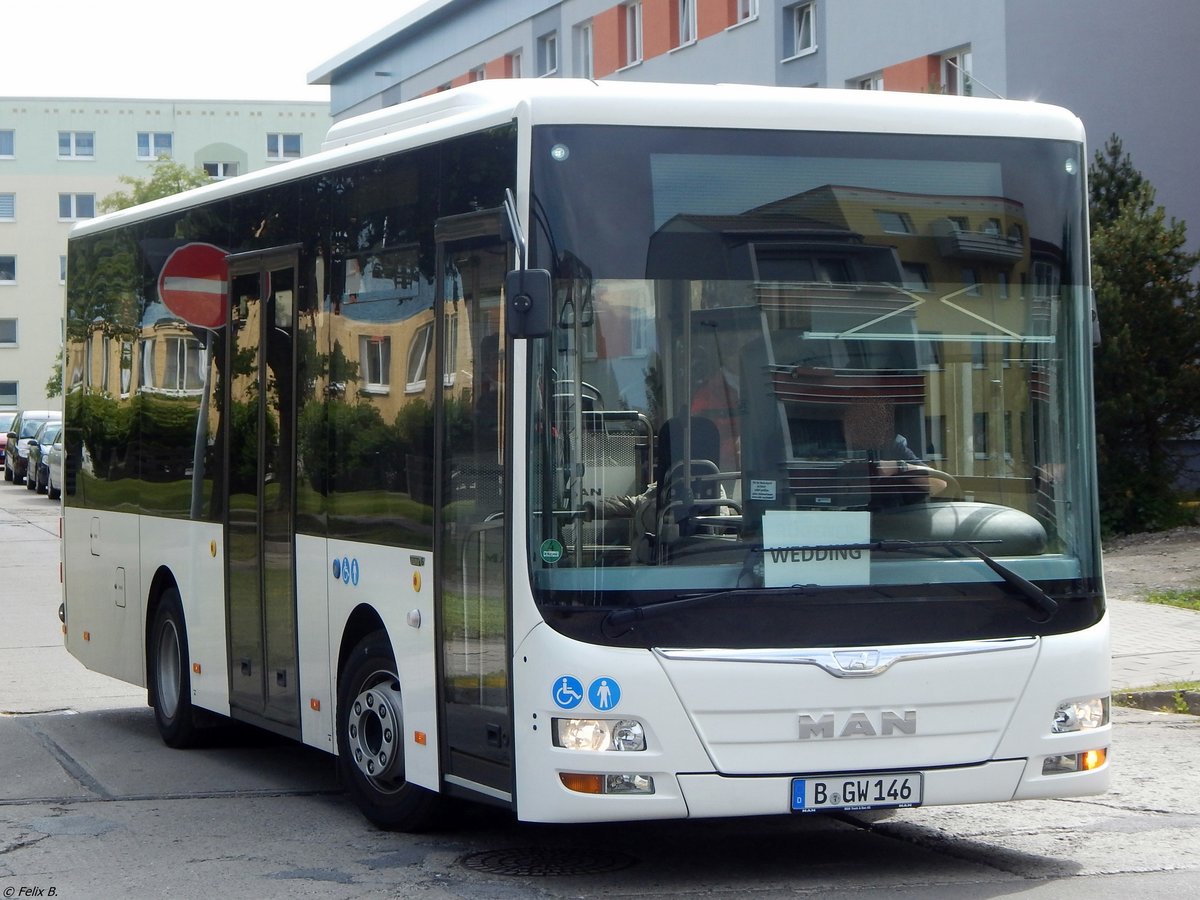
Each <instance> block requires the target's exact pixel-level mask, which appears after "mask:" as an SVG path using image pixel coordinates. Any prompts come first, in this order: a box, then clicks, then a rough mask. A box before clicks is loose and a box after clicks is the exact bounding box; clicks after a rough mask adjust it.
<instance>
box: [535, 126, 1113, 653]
mask: <svg viewBox="0 0 1200 900" xmlns="http://www.w3.org/2000/svg"><path fill="white" fill-rule="evenodd" d="M1084 168H1085V167H1084V159H1083V148H1082V145H1081V144H1079V143H1075V142H1070V141H1061V140H1045V139H1035V138H1023V137H1013V136H962V137H954V136H945V135H937V136H933V135H911V134H873V133H844V132H839V133H828V132H803V131H742V130H731V129H703V128H665V127H634V126H599V125H582V126H570V125H546V126H540V127H538V128H535V129H534V135H533V168H532V179H531V183H532V216H533V226H532V228H531V232H532V234H531V238H532V242H533V251H532V252H533V263H534V264H535V265H537V266H539V267H542V268H547V269H549V270H550V271H551V274H552V276H553V278H554V284H555V309H554V333H553V334H552V335H551V336H550V337H549V338H547V339H543V340H538V341H534V342H532V348H533V349H532V354H531V365H530V373H531V378H530V383H529V386H528V395H527V396H528V401H529V408H530V415H529V420H528V422H529V430H528V435H527V439H528V441H529V450H530V452H529V453H528V460H529V462H528V465H529V469H528V482H529V485H530V489H529V497H528V498H527V502H528V508H527V523H526V527H527V528H528V535H529V538H528V547H529V560H528V563H529V567H530V571H531V576H532V583H533V587H534V596H535V599H536V600H537V602H538V603H539V605H540V607H541V609H542V611H543V614H544V615H545V616H546V617H547V618H548V620H549V621H551V623H552V624H555V627H564V628H566V629H567V630H569V631H571V632H572V633H573V634H576V635H577V636H580V637H584V638H587V639H593V640H597V641H601V642H607V641H610V640H615V641H617V642H620V640H621V639H622V638H621V636H620V635H618V634H616V632H620V633H621V634H624V632H625V631H627V630H628V629H623V628H617V629H614V628H612V621H613V620H612V619H611V618H608V619H607V620H606V619H605V616H607V615H608V613H610V612H612V611H613V610H620V609H625V610H628V609H642V608H649V607H651V606H662V611H663V615H661V616H656V617H655V618H656V619H663V620H668V621H671V622H672V623H673V624H672V625H671V626H670V627H668V626H661V627H658V628H652V627H649V626H643V627H642V628H641V631H642V633H643V636H642V638H639V639H638V640H646V641H650V642H653V641H654V640H657V639H664V640H665V639H667V638H666V637H665V636H664V631H665V632H668V633H670V634H671V636H672V637H673V639H675V640H677V641H679V642H680V643H681V644H692V643H694V642H700V641H702V640H711V639H713V638H716V637H719V636H721V635H722V632H721V630H720V629H719V628H717V627H716V626H714V625H713V624H712V623H714V622H726V621H727V613H728V610H729V609H730V608H732V607H734V606H736V607H737V608H738V609H739V610H740V611H742V612H745V611H746V610H748V609H753V610H756V611H763V610H767V609H772V610H775V611H776V612H775V614H773V615H767V616H761V617H760V618H762V619H763V621H765V622H768V623H770V626H769V627H768V628H767V629H765V631H764V633H763V634H761V635H760V636H759V637H754V638H751V637H746V636H744V635H742V636H736V637H729V635H728V632H724V635H725V636H726V639H727V640H734V641H746V642H748V643H749V644H752V645H761V646H767V645H770V644H771V643H772V642H778V640H779V638H780V634H779V632H778V628H779V627H780V626H779V621H780V619H784V620H789V621H792V620H794V618H795V615H796V611H797V610H798V609H802V608H804V609H809V610H817V609H824V608H825V607H826V606H831V607H834V608H836V609H837V610H839V611H840V612H839V613H838V614H837V615H838V616H840V617H841V618H843V619H847V621H848V622H849V621H850V620H852V619H855V617H856V616H857V617H858V620H859V624H860V625H861V626H863V627H865V623H866V620H867V617H869V616H872V615H877V614H878V610H879V608H880V605H881V604H885V603H886V604H887V605H888V609H889V611H890V612H889V615H888V617H887V618H889V619H893V618H895V619H896V620H900V619H902V618H903V617H905V616H908V617H909V620H910V621H912V620H913V619H914V616H915V621H916V623H917V624H914V625H911V626H909V627H906V628H903V629H900V630H898V631H897V630H895V629H892V630H884V631H881V632H880V633H879V634H875V635H874V638H875V640H891V639H893V638H895V639H899V637H900V636H902V635H907V636H908V637H910V638H914V639H916V638H923V637H925V636H926V635H927V634H928V633H930V632H929V630H928V628H927V627H926V626H930V625H932V624H933V622H934V620H935V619H938V623H937V625H936V628H935V631H936V632H937V633H938V634H939V635H942V636H944V637H947V638H962V637H969V636H974V635H976V634H978V632H979V629H980V628H982V629H983V631H985V632H987V633H988V634H989V635H990V636H1012V635H1018V634H1030V633H1057V632H1062V631H1068V630H1074V629H1077V628H1082V627H1086V626H1087V625H1090V624H1093V623H1094V622H1095V621H1098V619H1099V617H1100V615H1101V614H1102V611H1103V600H1102V598H1101V596H1100V587H1099V541H1098V525H1097V517H1096V504H1095V500H1094V496H1095V467H1094V462H1093V460H1094V450H1093V444H1092V436H1091V419H1090V403H1091V397H1090V388H1089V387H1088V385H1089V384H1090V380H1089V376H1090V372H1089V366H1090V340H1089V339H1090V303H1089V302H1088V297H1089V290H1088V270H1087V266H1086V264H1085V260H1086V255H1085V252H1086V246H1085V237H1086V229H1085V224H1084V223H1085V215H1084V214H1085V209H1086V190H1085V184H1084V181H1085V179H1084V176H1083V172H1084ZM997 566H999V567H1000V568H999V569H998V568H997ZM998 571H1002V572H1003V573H1005V574H1004V577H1000V576H998V575H997V572H998ZM1009 575H1013V576H1015V578H1016V579H1017V581H1014V580H1013V579H1012V578H1009ZM1021 580H1024V581H1027V582H1029V583H1031V584H1034V585H1036V588H1034V590H1036V591H1039V592H1044V593H1045V595H1046V597H1047V598H1048V599H1049V598H1057V600H1059V601H1062V602H1061V603H1059V602H1055V603H1053V604H1052V605H1054V606H1056V607H1059V608H1058V609H1057V611H1056V612H1054V613H1053V614H1051V615H1046V616H1044V617H1042V616H1040V615H1039V614H1038V613H1036V612H1031V609H1030V606H1029V604H1028V603H1023V602H1021V600H1020V599H1019V597H1017V598H1016V599H1014V597H1015V596H1016V595H1019V594H1021V593H1022V591H1020V590H1016V591H1014V589H1013V585H1014V584H1016V583H1018V582H1019V581H1021ZM1025 594H1026V599H1027V598H1028V591H1026V592H1025ZM993 595H994V596H993ZM692 597H699V598H702V599H701V600H700V601H698V602H696V603H687V604H679V603H678V601H679V600H681V599H687V598H692ZM709 597H711V598H714V599H712V600H711V601H709V600H707V599H704V598H709ZM800 598H803V599H800ZM980 598H985V599H983V600H981V599H980ZM668 603H670V604H673V605H672V606H671V607H667V606H665V605H664V604H668ZM947 604H948V605H949V606H948V607H947ZM675 608H678V609H680V612H679V613H678V614H676V613H673V612H671V613H668V612H667V611H668V610H671V609H675ZM947 609H950V610H951V612H952V613H953V614H952V615H950V616H949V617H946V616H945V613H946V610H947ZM846 610H858V612H857V613H849V612H846ZM920 610H925V611H927V613H920V612H914V611H920ZM568 613H569V614H568ZM811 615H812V616H814V617H815V616H816V615H817V613H816V612H812V614H811ZM680 616H683V617H684V618H686V620H687V622H688V623H690V624H689V625H688V626H687V627H684V626H681V625H679V623H678V619H679V617H680ZM939 617H941V618H939ZM628 618H629V616H628V614H625V615H624V618H622V617H618V622H623V621H626V620H628ZM827 618H828V617H826V619H827ZM835 618H836V617H835ZM1040 618H1041V619H1044V621H1036V620H1038V619H1040ZM741 621H742V622H743V623H744V619H743V620H741ZM566 622H570V623H572V624H569V625H565V624H563V623H566ZM556 623H557V624H556ZM738 627H739V628H740V627H742V625H741V624H739V626H738ZM770 629H775V631H774V633H770ZM923 629H924V630H923ZM971 629H975V630H974V631H972V630H971ZM750 630H754V629H750ZM760 630H761V629H760ZM646 632H651V635H647V634H646ZM862 633H863V632H862V630H861V628H860V629H859V630H857V631H856V630H855V627H854V626H853V625H850V624H847V625H845V626H844V627H839V628H822V627H816V628H815V629H814V630H810V631H809V632H808V633H807V639H808V642H810V643H811V642H814V641H815V642H823V641H832V642H836V639H835V637H834V635H837V636H838V638H840V639H852V640H854V641H856V642H857V641H858V640H859V639H860V637H861V635H862Z"/></svg>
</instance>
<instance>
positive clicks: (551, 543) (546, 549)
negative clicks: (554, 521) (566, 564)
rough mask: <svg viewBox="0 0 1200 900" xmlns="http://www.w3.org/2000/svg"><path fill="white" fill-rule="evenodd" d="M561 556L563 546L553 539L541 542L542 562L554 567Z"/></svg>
mask: <svg viewBox="0 0 1200 900" xmlns="http://www.w3.org/2000/svg"><path fill="white" fill-rule="evenodd" d="M562 555H563V545H562V544H560V543H559V542H558V541H556V540H555V539H554V538H550V539H549V540H546V541H542V562H544V563H547V564H549V565H554V564H555V563H556V562H558V561H559V560H560V559H562Z"/></svg>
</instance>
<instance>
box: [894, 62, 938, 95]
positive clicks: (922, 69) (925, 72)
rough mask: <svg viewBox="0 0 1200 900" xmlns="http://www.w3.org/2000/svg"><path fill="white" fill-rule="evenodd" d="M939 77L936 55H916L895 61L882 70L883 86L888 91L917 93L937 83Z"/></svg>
mask: <svg viewBox="0 0 1200 900" xmlns="http://www.w3.org/2000/svg"><path fill="white" fill-rule="evenodd" d="M940 77H941V59H940V58H939V57H937V56H918V57H917V58H916V59H910V60H908V61H907V62H902V63H896V65H894V66H888V67H887V68H886V69H884V70H883V87H884V90H888V91H908V92H909V93H913V94H919V93H922V92H925V91H928V90H929V88H930V87H931V86H934V85H937V84H938V83H939V79H940Z"/></svg>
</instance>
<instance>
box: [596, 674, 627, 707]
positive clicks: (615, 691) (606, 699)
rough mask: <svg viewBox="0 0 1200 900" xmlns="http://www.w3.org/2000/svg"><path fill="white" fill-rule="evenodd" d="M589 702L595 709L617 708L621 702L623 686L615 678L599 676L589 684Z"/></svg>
mask: <svg viewBox="0 0 1200 900" xmlns="http://www.w3.org/2000/svg"><path fill="white" fill-rule="evenodd" d="M588 702H589V703H590V704H592V706H593V707H594V708H595V709H599V710H606V709H615V708H616V706H617V704H618V703H620V702H621V686H620V685H619V684H617V680H616V679H615V678H597V679H596V680H595V681H593V682H592V683H591V684H590V685H588Z"/></svg>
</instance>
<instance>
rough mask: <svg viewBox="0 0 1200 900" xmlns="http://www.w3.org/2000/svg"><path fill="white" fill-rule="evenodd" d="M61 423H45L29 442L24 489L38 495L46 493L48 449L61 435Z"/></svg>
mask: <svg viewBox="0 0 1200 900" xmlns="http://www.w3.org/2000/svg"><path fill="white" fill-rule="evenodd" d="M62 427H63V426H62V422H55V421H53V420H51V421H49V422H45V423H44V424H43V425H42V427H41V428H39V429H38V430H37V434H35V435H34V436H33V438H32V439H31V440H30V441H29V460H28V464H27V465H26V469H25V472H26V474H25V487H27V488H29V490H31V491H37V492H38V493H39V494H42V493H45V491H46V480H47V478H49V476H50V465H49V460H47V459H46V457H47V456H48V455H49V453H50V447H51V446H53V444H54V442H55V441H57V440H58V437H59V435H60V434H62Z"/></svg>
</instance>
